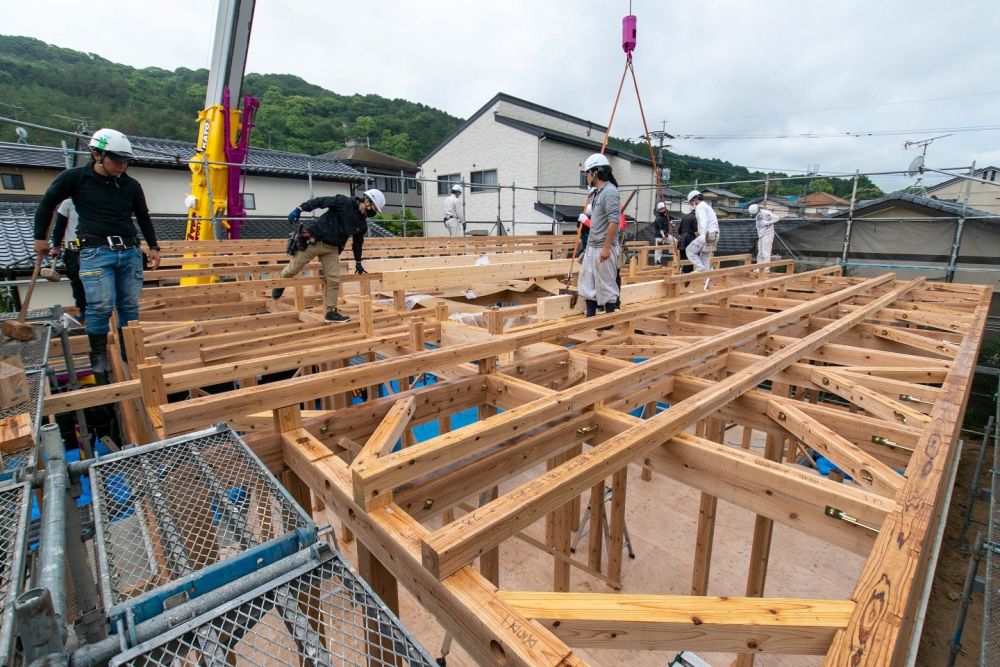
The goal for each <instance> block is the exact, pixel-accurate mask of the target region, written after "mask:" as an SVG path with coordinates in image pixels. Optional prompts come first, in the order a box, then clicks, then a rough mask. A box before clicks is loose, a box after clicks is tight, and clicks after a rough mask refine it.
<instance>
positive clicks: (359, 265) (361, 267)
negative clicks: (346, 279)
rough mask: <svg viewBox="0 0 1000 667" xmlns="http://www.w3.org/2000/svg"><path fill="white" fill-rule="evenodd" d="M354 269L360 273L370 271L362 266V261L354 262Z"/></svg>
mask: <svg viewBox="0 0 1000 667" xmlns="http://www.w3.org/2000/svg"><path fill="white" fill-rule="evenodd" d="M354 270H355V271H357V272H358V273H368V272H367V271H365V267H363V266H361V262H355V263H354Z"/></svg>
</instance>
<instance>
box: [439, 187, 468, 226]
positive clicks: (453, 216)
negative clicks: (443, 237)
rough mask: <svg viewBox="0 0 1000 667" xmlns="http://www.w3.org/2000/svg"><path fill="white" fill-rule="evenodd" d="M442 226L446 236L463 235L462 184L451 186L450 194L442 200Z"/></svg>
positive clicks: (463, 208)
mask: <svg viewBox="0 0 1000 667" xmlns="http://www.w3.org/2000/svg"><path fill="white" fill-rule="evenodd" d="M444 226H445V227H447V228H448V236H465V206H463V205H462V186H461V185H459V184H458V183H455V185H453V186H451V196H449V197H448V198H447V199H445V200H444Z"/></svg>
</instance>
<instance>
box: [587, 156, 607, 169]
mask: <svg viewBox="0 0 1000 667" xmlns="http://www.w3.org/2000/svg"><path fill="white" fill-rule="evenodd" d="M610 166H611V163H610V162H608V158H606V157H605V156H604V154H603V153H594V154H593V155H591V156H590V157H588V158H587V159H586V160H585V161H584V163H583V170H584V171H590V170H591V169H596V168H597V167H610Z"/></svg>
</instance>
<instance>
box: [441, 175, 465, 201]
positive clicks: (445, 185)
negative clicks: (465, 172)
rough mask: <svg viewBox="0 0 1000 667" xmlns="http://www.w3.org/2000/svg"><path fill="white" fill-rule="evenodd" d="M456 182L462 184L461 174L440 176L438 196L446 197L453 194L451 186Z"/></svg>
mask: <svg viewBox="0 0 1000 667" xmlns="http://www.w3.org/2000/svg"><path fill="white" fill-rule="evenodd" d="M455 183H458V184H459V185H461V184H462V175H461V174H448V175H447V176H438V196H439V197H444V196H447V195H450V194H451V186H452V185H454V184H455Z"/></svg>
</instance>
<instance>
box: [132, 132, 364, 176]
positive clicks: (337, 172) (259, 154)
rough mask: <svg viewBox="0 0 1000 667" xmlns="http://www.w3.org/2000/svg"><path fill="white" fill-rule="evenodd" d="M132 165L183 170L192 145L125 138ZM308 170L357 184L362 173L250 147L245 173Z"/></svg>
mask: <svg viewBox="0 0 1000 667" xmlns="http://www.w3.org/2000/svg"><path fill="white" fill-rule="evenodd" d="M129 140H130V141H131V142H132V150H133V152H134V153H135V156H136V162H137V163H138V164H144V165H171V166H173V165H177V166H178V167H180V168H183V169H187V161H188V160H189V159H190V158H191V156H192V155H194V145H193V144H191V143H188V142H186V141H174V140H172V139H151V138H149V137H129ZM310 170H311V171H312V175H313V177H314V178H320V179H324V180H332V181H347V182H351V183H358V182H361V181H363V180H364V174H362V173H361V172H360V171H358V170H357V169H353V168H351V167H349V166H347V165H346V164H344V163H343V162H341V161H340V160H334V159H332V158H326V157H316V156H313V155H304V154H301V153H286V152H283V151H269V150H265V149H262V148H251V149H250V152H249V154H248V155H247V172H248V173H252V174H271V175H275V176H306V175H307V174H308V173H309V171H310Z"/></svg>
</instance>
